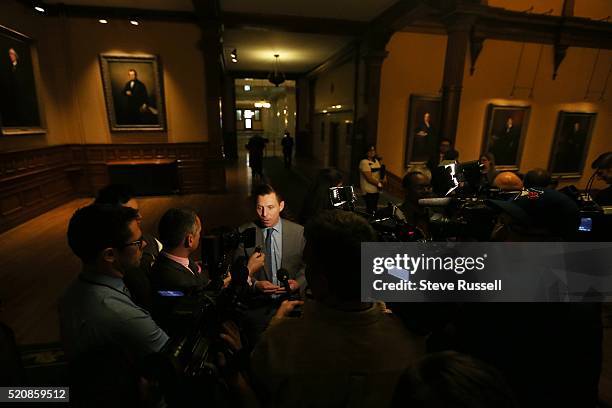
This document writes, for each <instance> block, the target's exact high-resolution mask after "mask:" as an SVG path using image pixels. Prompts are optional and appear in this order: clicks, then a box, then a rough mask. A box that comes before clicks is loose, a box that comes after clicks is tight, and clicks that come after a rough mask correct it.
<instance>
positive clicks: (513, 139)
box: [489, 117, 520, 166]
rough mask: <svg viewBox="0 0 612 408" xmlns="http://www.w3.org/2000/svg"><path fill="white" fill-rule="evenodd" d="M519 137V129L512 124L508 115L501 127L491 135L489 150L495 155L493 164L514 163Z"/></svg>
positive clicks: (506, 164) (505, 164) (504, 164)
mask: <svg viewBox="0 0 612 408" xmlns="http://www.w3.org/2000/svg"><path fill="white" fill-rule="evenodd" d="M519 138H520V129H518V128H517V127H516V126H514V123H513V120H512V118H511V117H508V118H507V119H506V123H505V124H504V127H503V129H501V130H500V131H499V132H496V133H495V134H493V135H492V136H491V145H490V146H489V150H490V151H491V153H493V154H494V155H495V159H496V163H495V164H497V165H498V166H499V165H502V166H509V165H515V164H516V153H517V151H518V143H519Z"/></svg>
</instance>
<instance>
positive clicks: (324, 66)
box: [306, 41, 357, 78]
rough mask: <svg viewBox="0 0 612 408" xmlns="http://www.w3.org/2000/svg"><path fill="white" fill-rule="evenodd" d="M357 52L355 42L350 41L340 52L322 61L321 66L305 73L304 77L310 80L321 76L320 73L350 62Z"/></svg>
mask: <svg viewBox="0 0 612 408" xmlns="http://www.w3.org/2000/svg"><path fill="white" fill-rule="evenodd" d="M356 50H357V42H356V41H351V42H350V43H349V44H348V45H346V46H345V47H343V48H342V49H341V50H340V51H338V52H336V53H335V54H334V55H332V56H331V57H329V58H328V59H326V60H325V61H323V62H322V63H321V64H319V65H317V66H316V67H314V68H313V69H311V70H310V71H308V72H307V73H306V76H307V77H309V78H311V77H314V76H318V75H321V74H322V73H324V72H326V71H328V70H330V69H332V68H334V67H337V66H340V65H342V64H344V63H346V62H349V61H352V60H353V58H354V57H355V52H356Z"/></svg>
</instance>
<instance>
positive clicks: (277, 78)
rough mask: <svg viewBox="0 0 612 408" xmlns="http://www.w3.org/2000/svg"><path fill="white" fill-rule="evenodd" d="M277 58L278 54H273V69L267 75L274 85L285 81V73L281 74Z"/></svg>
mask: <svg viewBox="0 0 612 408" xmlns="http://www.w3.org/2000/svg"><path fill="white" fill-rule="evenodd" d="M279 58H280V55H278V54H274V71H272V72H270V75H268V81H270V82H271V83H273V84H274V85H275V86H279V85H280V84H282V83H283V82H285V74H283V73H282V72H281V71H280V68H279V65H280V62H279Z"/></svg>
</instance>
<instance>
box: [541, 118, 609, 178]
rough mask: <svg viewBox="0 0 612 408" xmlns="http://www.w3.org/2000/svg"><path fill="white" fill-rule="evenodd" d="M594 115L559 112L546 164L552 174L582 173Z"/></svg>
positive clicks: (573, 175)
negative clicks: (548, 159)
mask: <svg viewBox="0 0 612 408" xmlns="http://www.w3.org/2000/svg"><path fill="white" fill-rule="evenodd" d="M596 116H597V114H596V113H582V112H564V111H561V112H559V118H558V119H557V128H556V129H555V137H554V139H553V144H552V148H551V153H550V161H549V164H548V171H550V172H551V174H552V175H553V176H560V177H567V178H573V177H580V176H581V175H582V170H583V169H584V162H585V160H586V155H587V151H588V149H589V144H590V142H591V134H592V133H593V127H594V126H595V117H596Z"/></svg>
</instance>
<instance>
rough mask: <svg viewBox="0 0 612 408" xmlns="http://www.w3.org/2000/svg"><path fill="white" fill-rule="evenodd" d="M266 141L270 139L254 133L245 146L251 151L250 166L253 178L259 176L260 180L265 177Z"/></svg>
mask: <svg viewBox="0 0 612 408" xmlns="http://www.w3.org/2000/svg"><path fill="white" fill-rule="evenodd" d="M266 143H268V139H264V138H263V137H261V136H259V135H254V136H252V137H251V138H250V139H249V142H248V143H247V144H246V146H245V147H246V149H247V150H248V151H249V167H251V170H252V171H253V178H257V177H259V179H260V181H261V180H262V179H263V154H264V149H265V148H266Z"/></svg>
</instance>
